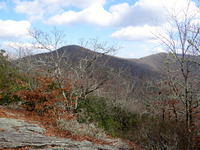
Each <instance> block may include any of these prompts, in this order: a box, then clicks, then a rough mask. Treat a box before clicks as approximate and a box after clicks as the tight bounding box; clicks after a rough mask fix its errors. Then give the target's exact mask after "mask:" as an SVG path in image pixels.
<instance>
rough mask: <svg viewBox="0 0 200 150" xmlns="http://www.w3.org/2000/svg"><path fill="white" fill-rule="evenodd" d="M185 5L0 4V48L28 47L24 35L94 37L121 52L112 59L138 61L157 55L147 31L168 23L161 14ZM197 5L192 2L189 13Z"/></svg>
mask: <svg viewBox="0 0 200 150" xmlns="http://www.w3.org/2000/svg"><path fill="white" fill-rule="evenodd" d="M187 2H188V0H0V48H4V47H6V46H7V45H8V43H9V42H11V41H12V42H24V43H26V42H28V41H29V40H30V38H29V37H28V36H27V33H28V30H30V29H31V28H34V27H36V28H38V29H41V30H43V31H47V32H48V31H50V30H52V28H53V27H56V28H57V29H59V30H63V31H65V34H66V41H68V43H69V44H77V43H78V40H79V39H80V38H85V39H89V38H98V39H99V41H107V42H115V43H118V45H119V46H120V47H122V48H121V49H120V50H119V51H118V52H117V54H116V55H117V56H119V57H126V58H140V57H144V56H147V55H150V54H153V53H157V52H162V51H163V49H162V48H161V47H159V46H158V45H159V44H158V42H157V41H156V40H155V39H154V37H153V35H152V32H155V29H158V28H164V26H166V25H167V23H168V18H167V17H166V16H167V12H166V10H170V9H174V8H175V9H176V10H182V9H183V8H184V7H185V6H186V5H187ZM197 6H199V2H198V1H197V0H195V1H192V3H191V6H190V7H191V8H190V9H191V10H196V9H197Z"/></svg>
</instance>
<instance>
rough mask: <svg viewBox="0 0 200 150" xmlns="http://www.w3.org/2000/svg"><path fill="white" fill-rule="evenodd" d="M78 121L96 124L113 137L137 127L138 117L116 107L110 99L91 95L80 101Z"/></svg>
mask: <svg viewBox="0 0 200 150" xmlns="http://www.w3.org/2000/svg"><path fill="white" fill-rule="evenodd" d="M77 113H78V121H79V122H81V123H91V122H92V123H96V124H97V125H98V126H99V127H101V128H103V129H104V130H105V131H106V132H107V133H109V134H110V135H112V136H123V135H126V132H127V131H129V130H130V129H131V128H133V127H134V126H136V124H137V122H138V118H139V117H138V115H137V114H134V113H130V112H126V111H125V110H123V109H121V108H119V107H117V106H115V105H114V104H112V103H111V102H110V101H109V100H108V99H106V98H103V97H99V96H94V95H90V96H87V97H86V99H84V100H79V104H78V109H77Z"/></svg>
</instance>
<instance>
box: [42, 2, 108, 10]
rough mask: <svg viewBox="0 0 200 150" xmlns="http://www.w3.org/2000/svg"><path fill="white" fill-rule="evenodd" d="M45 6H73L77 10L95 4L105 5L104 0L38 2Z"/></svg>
mask: <svg viewBox="0 0 200 150" xmlns="http://www.w3.org/2000/svg"><path fill="white" fill-rule="evenodd" d="M40 1H41V2H42V3H45V4H47V5H54V6H55V5H56V6H57V7H66V6H75V7H77V8H87V7H90V6H92V5H96V4H101V5H103V4H105V2H106V0H84V2H83V0H40Z"/></svg>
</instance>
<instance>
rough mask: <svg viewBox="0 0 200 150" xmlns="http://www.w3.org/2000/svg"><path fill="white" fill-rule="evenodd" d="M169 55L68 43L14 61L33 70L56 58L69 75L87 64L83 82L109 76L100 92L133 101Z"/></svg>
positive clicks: (160, 70)
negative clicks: (136, 55)
mask: <svg viewBox="0 0 200 150" xmlns="http://www.w3.org/2000/svg"><path fill="white" fill-rule="evenodd" d="M100 56H101V57H100ZM167 59H169V60H171V59H172V57H171V56H170V55H169V54H167V53H158V54H154V55H150V56H147V57H143V58H140V59H126V58H119V57H115V56H110V55H102V54H101V53H98V52H95V51H91V50H89V49H86V48H83V47H80V46H77V45H69V46H64V47H61V48H60V49H58V50H57V51H52V52H48V53H42V54H36V55H33V56H27V57H24V58H22V59H20V60H17V61H16V62H15V64H17V65H18V66H19V65H20V64H22V65H21V67H20V68H22V69H23V70H26V71H27V72H31V70H34V68H40V67H42V68H45V69H47V70H48V69H49V67H51V68H53V67H55V64H54V63H53V61H52V60H55V61H57V62H59V65H60V66H61V68H62V70H64V71H66V75H67V74H68V73H69V71H68V70H69V69H72V68H73V70H75V72H76V73H77V74H78V73H80V72H81V69H83V68H84V67H87V69H85V70H82V72H84V76H83V80H84V79H86V80H87V79H89V80H88V81H87V82H86V83H84V84H87V85H89V86H90V87H92V86H93V84H96V85H98V84H101V82H102V81H103V80H104V79H105V78H107V79H109V81H108V82H106V83H105V84H104V85H105V86H103V89H101V90H102V91H100V92H103V93H104V94H105V93H106V92H107V93H106V94H108V95H106V96H107V97H109V98H111V99H117V98H116V97H115V94H116V93H117V94H119V95H120V94H121V97H120V96H119V97H120V98H119V99H120V100H123V99H131V101H132V100H133V99H140V98H141V95H144V93H143V92H144V91H145V86H144V85H145V84H146V81H152V80H159V79H161V78H163V70H164V69H165V68H164V67H163V66H164V62H165V61H166V60H167ZM193 59H196V57H194V58H193ZM33 64H34V65H33ZM44 64H45V66H44ZM91 64H92V65H91ZM172 65H174V66H173V69H175V70H177V68H178V63H175V64H174V63H173V64H172ZM196 68H197V67H195V65H194V71H195V72H196V74H199V73H200V69H196ZM198 68H199V67H198ZM195 69H196V70H195ZM92 70H94V71H92ZM105 91H106V92H105ZM102 96H104V95H102ZM137 103H138V102H137ZM134 105H135V104H134ZM136 105H137V104H136Z"/></svg>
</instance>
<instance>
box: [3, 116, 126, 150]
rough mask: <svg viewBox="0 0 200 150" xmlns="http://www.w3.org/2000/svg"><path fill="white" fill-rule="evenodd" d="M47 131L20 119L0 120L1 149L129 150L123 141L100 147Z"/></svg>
mask: <svg viewBox="0 0 200 150" xmlns="http://www.w3.org/2000/svg"><path fill="white" fill-rule="evenodd" d="M44 132H45V129H44V128H42V127H40V126H39V125H38V124H35V123H27V122H26V121H24V120H20V119H10V118H0V149H3V148H23V147H30V150H36V149H37V150H38V149H39V150H119V149H121V150H123V149H129V148H128V146H127V145H126V144H125V143H123V142H122V141H121V140H119V139H117V140H118V141H116V140H115V142H114V141H113V143H115V145H100V144H95V143H92V142H90V141H74V140H71V139H67V138H57V137H49V136H46V135H44Z"/></svg>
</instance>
